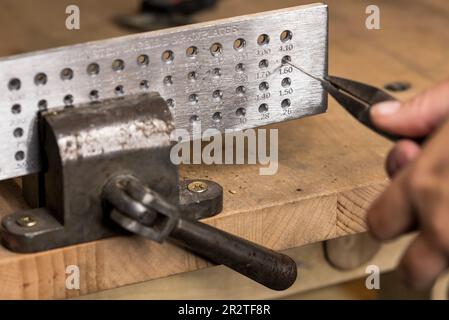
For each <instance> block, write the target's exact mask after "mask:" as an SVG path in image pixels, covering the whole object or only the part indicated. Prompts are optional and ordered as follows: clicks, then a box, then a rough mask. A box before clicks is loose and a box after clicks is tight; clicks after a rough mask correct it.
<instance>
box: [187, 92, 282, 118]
mask: <svg viewBox="0 0 449 320" xmlns="http://www.w3.org/2000/svg"><path fill="white" fill-rule="evenodd" d="M290 106H291V100H290V99H288V98H287V99H284V100H282V102H281V107H282V108H283V109H285V108H288V107H290ZM258 110H259V113H262V114H263V113H266V112H268V104H267V103H262V104H261V105H260V106H259V109H258ZM235 115H236V116H237V117H239V118H243V117H245V115H246V109H245V108H238V109H237V110H236V111H235ZM222 118H223V116H222V113H221V112H219V111H217V112H215V113H214V114H213V115H212V120H213V121H214V122H220V121H221V119H222ZM199 120H200V118H199V117H198V116H197V115H193V116H191V117H190V121H191V122H195V121H199Z"/></svg>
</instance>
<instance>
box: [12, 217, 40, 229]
mask: <svg viewBox="0 0 449 320" xmlns="http://www.w3.org/2000/svg"><path fill="white" fill-rule="evenodd" d="M16 222H17V224H18V225H19V226H21V227H26V228H30V227H33V226H35V225H36V224H37V221H36V220H35V219H34V218H33V217H30V216H22V217H20V218H17V220H16Z"/></svg>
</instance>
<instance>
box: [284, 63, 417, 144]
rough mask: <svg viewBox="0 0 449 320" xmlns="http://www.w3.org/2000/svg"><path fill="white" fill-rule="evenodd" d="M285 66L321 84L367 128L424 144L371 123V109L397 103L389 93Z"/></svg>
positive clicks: (363, 84)
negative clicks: (379, 104) (378, 105)
mask: <svg viewBox="0 0 449 320" xmlns="http://www.w3.org/2000/svg"><path fill="white" fill-rule="evenodd" d="M283 63H284V64H289V65H291V66H292V67H294V68H296V69H298V70H300V71H301V72H303V73H304V74H306V75H308V76H309V77H311V78H313V79H315V80H317V81H319V82H321V85H322V86H323V88H324V89H325V90H326V91H327V92H328V93H329V94H330V95H331V96H332V97H333V98H334V99H335V100H337V102H338V103H339V104H340V105H341V106H342V107H343V108H345V109H346V110H347V111H348V112H349V113H350V114H351V115H352V116H353V117H354V118H356V119H357V120H358V121H359V122H361V123H362V124H364V125H365V126H366V127H368V128H370V129H371V130H373V131H375V132H376V133H378V134H380V135H382V136H384V137H385V138H387V139H389V140H391V141H394V142H395V141H398V140H401V139H409V140H413V141H415V142H416V143H418V144H422V143H423V142H424V139H425V138H424V137H421V138H409V137H402V136H398V135H394V134H391V133H388V132H385V131H383V130H381V129H379V128H377V127H376V126H375V125H374V124H373V123H372V121H371V115H370V109H371V107H372V106H373V105H375V104H376V103H380V102H384V101H395V100H396V99H395V98H394V97H393V96H391V95H390V94H388V93H387V92H385V91H383V90H381V89H379V88H376V87H373V86H371V85H368V84H365V83H362V82H357V81H354V80H349V79H345V78H340V77H334V76H326V77H324V78H318V77H315V76H313V75H311V74H310V73H308V72H307V71H305V70H304V69H302V68H301V67H298V66H296V65H294V64H292V63H291V62H290V61H283Z"/></svg>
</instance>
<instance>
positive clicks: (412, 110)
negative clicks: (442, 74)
mask: <svg viewBox="0 0 449 320" xmlns="http://www.w3.org/2000/svg"><path fill="white" fill-rule="evenodd" d="M448 115H449V81H446V82H443V83H442V84H440V85H438V86H436V87H435V88H432V89H430V90H427V91H425V92H424V93H422V94H420V95H418V96H416V97H415V98H413V99H411V100H409V101H406V102H404V103H400V102H398V101H388V102H382V103H379V104H377V105H375V106H373V107H372V108H371V119H372V121H373V123H374V124H375V125H376V126H377V127H379V128H380V129H383V130H386V131H388V132H391V133H394V134H398V135H404V136H407V137H422V136H426V135H428V134H430V133H431V132H432V131H433V130H434V129H435V128H436V127H437V126H438V125H439V124H440V123H441V121H442V120H443V119H445V118H446V117H448Z"/></svg>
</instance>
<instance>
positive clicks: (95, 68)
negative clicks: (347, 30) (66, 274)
mask: <svg viewBox="0 0 449 320" xmlns="http://www.w3.org/2000/svg"><path fill="white" fill-rule="evenodd" d="M292 36H293V34H292V32H291V31H289V30H285V31H283V32H282V33H281V35H280V39H281V41H282V42H287V41H290V40H291V39H292ZM269 42H270V37H269V36H268V35H267V34H261V35H260V36H259V37H258V38H257V43H258V44H259V45H268V44H269ZM245 47H246V40H245V39H243V38H238V39H237V40H235V41H234V49H235V50H238V51H240V50H243V49H244V48H245ZM210 52H211V54H212V55H213V56H218V55H220V54H221V53H222V52H223V46H222V45H221V44H220V43H218V42H217V43H214V44H212V46H211V47H210ZM197 54H198V48H197V47H195V46H190V47H188V48H187V49H186V55H187V56H188V57H190V58H194V57H196V55H197ZM174 58H175V55H174V53H173V51H171V50H166V51H164V52H163V53H162V61H163V62H165V63H172V62H173V60H174ZM149 62H150V59H149V57H148V56H147V55H145V54H141V55H139V56H138V57H137V64H138V65H140V66H148V64H149ZM265 62H266V61H265ZM111 67H112V70H113V71H115V72H121V71H123V70H124V69H125V62H124V61H123V60H122V59H116V60H114V61H113V62H112V65H111ZM266 67H268V65H266ZM86 71H87V73H88V74H89V75H91V76H94V75H97V74H99V73H100V66H99V65H98V63H95V62H94V63H91V64H89V65H88V66H87V69H86ZM60 77H61V79H62V80H72V79H73V77H74V71H73V70H72V69H71V68H64V69H63V70H62V71H61V73H60ZM47 82H48V77H47V75H46V74H45V73H43V72H39V73H38V74H36V75H35V77H34V83H35V84H36V85H37V86H40V85H46V84H47ZM21 85H22V84H21V81H20V79H18V78H13V79H11V80H10V81H9V83H8V88H9V90H11V91H14V90H20V88H21Z"/></svg>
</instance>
